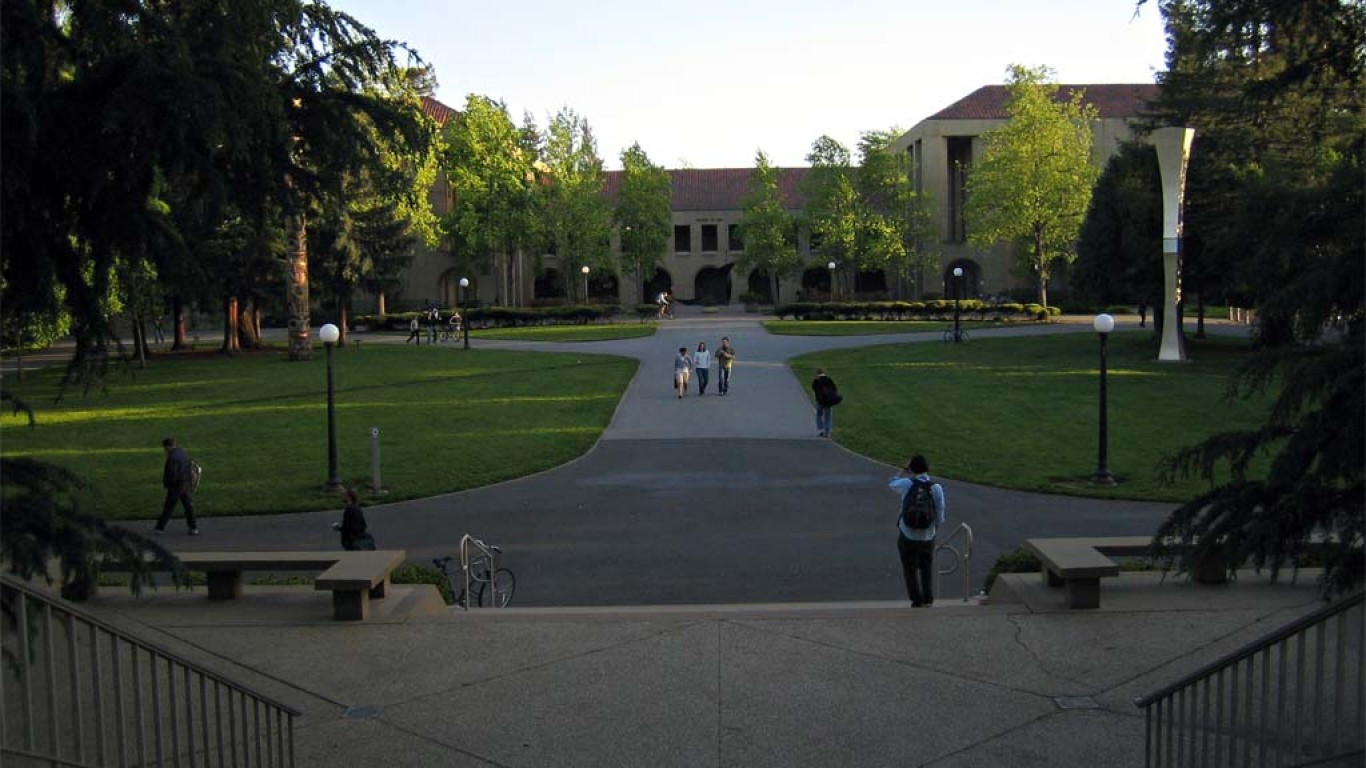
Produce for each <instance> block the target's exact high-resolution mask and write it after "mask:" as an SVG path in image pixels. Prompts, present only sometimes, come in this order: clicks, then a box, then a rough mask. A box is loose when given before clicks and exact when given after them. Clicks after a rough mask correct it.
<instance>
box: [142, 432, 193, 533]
mask: <svg viewBox="0 0 1366 768" xmlns="http://www.w3.org/2000/svg"><path fill="white" fill-rule="evenodd" d="M161 447H162V448H164V449H165V450H166V464H165V466H163V467H162V469H161V485H162V486H163V487H164V488H165V489H166V501H165V502H164V503H163V504H162V505H161V517H160V518H158V519H157V524H156V528H155V529H154V530H153V532H154V533H165V532H166V523H167V522H169V521H170V519H171V513H172V512H174V511H175V506H176V503H179V504H180V505H181V506H183V507H185V523H186V524H187V525H189V526H190V535H191V536H197V535H199V527H198V526H196V525H195V522H194V500H193V499H192V498H191V495H192V494H193V493H194V474H193V472H192V470H191V462H190V454H188V453H186V452H185V449H184V448H182V447H180V446H179V445H176V442H175V438H174V437H168V438H166V439H165V440H162V441H161Z"/></svg>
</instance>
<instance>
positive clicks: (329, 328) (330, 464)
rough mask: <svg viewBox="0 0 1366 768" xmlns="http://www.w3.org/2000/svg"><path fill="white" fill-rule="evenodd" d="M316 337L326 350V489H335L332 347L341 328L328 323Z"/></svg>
mask: <svg viewBox="0 0 1366 768" xmlns="http://www.w3.org/2000/svg"><path fill="white" fill-rule="evenodd" d="M318 338H320V339H322V341H323V348H325V349H326V350H327V484H326V485H324V486H323V488H325V489H326V490H329V491H335V490H337V489H338V488H340V487H341V480H340V479H339V478H338V477H337V406H336V397H335V396H334V394H333V387H332V347H333V345H335V344H336V343H337V339H339V338H341V330H340V329H338V328H337V326H335V325H333V324H331V323H328V324H327V325H324V326H323V327H322V328H319V329H318Z"/></svg>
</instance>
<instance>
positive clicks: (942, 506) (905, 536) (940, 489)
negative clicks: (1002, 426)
mask: <svg viewBox="0 0 1366 768" xmlns="http://www.w3.org/2000/svg"><path fill="white" fill-rule="evenodd" d="M887 487H888V488H891V489H892V490H894V491H896V492H897V493H898V495H899V496H900V497H901V509H902V510H904V511H905V513H906V514H904V515H901V516H899V517H898V518H897V523H896V525H897V537H896V550H897V553H898V554H899V555H900V556H901V573H902V576H903V577H904V578H905V580H906V596H907V597H909V598H910V599H911V606H912V607H915V608H919V607H921V606H925V605H932V604H933V603H934V537H935V534H936V533H938V530H939V526H941V525H943V524H944V514H945V512H946V511H947V508H948V507H947V504H946V503H945V501H944V486H942V485H940V484H939V483H936V482H935V481H934V480H933V479H932V478H931V477H930V462H929V461H927V460H926V459H925V457H924V456H921V455H920V454H918V453H917V454H916V455H914V456H912V457H911V460H910V461H909V462H907V463H906V468H905V469H902V470H900V471H898V472H897V473H896V475H894V476H893V477H892V479H891V481H890V482H888V483H887ZM912 493H926V494H928V500H929V501H930V502H931V503H932V504H933V507H934V508H933V510H931V512H930V514H929V520H928V521H927V522H928V523H929V525H928V526H927V527H915V521H914V520H907V517H909V516H911V515H912V510H910V509H907V506H908V502H907V495H908V494H912Z"/></svg>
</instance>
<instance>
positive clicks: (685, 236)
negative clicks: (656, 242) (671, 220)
mask: <svg viewBox="0 0 1366 768" xmlns="http://www.w3.org/2000/svg"><path fill="white" fill-rule="evenodd" d="M674 253H692V227H691V226H690V225H688V224H676V225H674Z"/></svg>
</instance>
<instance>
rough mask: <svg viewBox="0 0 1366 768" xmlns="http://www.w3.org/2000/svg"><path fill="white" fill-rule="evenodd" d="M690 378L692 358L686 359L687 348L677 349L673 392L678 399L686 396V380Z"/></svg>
mask: <svg viewBox="0 0 1366 768" xmlns="http://www.w3.org/2000/svg"><path fill="white" fill-rule="evenodd" d="M691 377H692V358H691V357H688V348H687V347H679V348H678V356H677V357H675V358H674V391H675V392H677V393H678V399H679V400H682V399H683V396H684V395H686V394H688V379H689V378H691Z"/></svg>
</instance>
